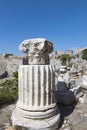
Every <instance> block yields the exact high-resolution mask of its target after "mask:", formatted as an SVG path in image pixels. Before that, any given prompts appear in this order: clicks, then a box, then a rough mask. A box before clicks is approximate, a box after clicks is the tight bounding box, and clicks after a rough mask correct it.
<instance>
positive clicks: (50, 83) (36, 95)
mask: <svg viewBox="0 0 87 130" xmlns="http://www.w3.org/2000/svg"><path fill="white" fill-rule="evenodd" d="M54 93H55V73H54V67H53V66H52V65H25V66H24V65H22V66H20V69H19V100H18V106H20V107H22V108H25V109H28V110H31V111H34V110H35V111H38V110H45V109H48V108H50V107H51V108H52V107H55V105H56V104H55V99H54V97H55V96H54Z"/></svg>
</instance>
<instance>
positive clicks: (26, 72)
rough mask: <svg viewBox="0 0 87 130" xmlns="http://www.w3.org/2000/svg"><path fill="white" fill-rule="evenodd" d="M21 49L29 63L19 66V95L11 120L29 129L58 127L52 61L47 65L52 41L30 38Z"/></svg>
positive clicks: (46, 129) (14, 123)
mask: <svg viewBox="0 0 87 130" xmlns="http://www.w3.org/2000/svg"><path fill="white" fill-rule="evenodd" d="M20 49H21V50H22V51H23V52H25V53H27V57H28V58H29V65H22V66H20V68H19V73H18V76H19V85H18V86H19V98H18V102H17V105H16V109H15V110H14V112H13V114H12V123H13V125H18V126H22V127H25V128H28V129H29V130H51V129H52V130H55V129H56V128H58V125H59V121H60V113H59V109H58V108H57V106H56V100H55V71H54V66H53V65H47V64H48V63H49V55H48V54H49V53H50V52H51V51H52V50H53V46H52V43H51V42H49V41H47V40H45V39H30V40H26V41H24V42H23V43H22V44H21V45H20ZM31 59H32V60H31ZM45 64H46V65H45Z"/></svg>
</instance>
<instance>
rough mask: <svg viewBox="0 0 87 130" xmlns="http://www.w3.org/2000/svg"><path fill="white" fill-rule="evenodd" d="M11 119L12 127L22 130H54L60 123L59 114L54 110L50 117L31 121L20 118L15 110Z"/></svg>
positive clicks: (30, 119)
mask: <svg viewBox="0 0 87 130" xmlns="http://www.w3.org/2000/svg"><path fill="white" fill-rule="evenodd" d="M11 119H12V124H13V125H14V126H21V127H22V128H24V130H25V129H27V130H56V129H57V128H58V125H59V121H60V113H59V110H58V109H56V112H55V114H54V115H53V116H52V117H48V118H39V119H32V118H24V117H22V116H20V115H19V114H18V111H16V109H15V110H14V112H13V114H12V118H11Z"/></svg>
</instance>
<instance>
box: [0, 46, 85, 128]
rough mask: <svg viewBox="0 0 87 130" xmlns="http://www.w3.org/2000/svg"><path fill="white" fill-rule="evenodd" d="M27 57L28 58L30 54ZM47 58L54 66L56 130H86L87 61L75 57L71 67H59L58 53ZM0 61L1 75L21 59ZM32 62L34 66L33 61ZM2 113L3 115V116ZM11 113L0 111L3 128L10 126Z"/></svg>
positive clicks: (53, 53) (19, 62)
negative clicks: (56, 112) (56, 106)
mask: <svg viewBox="0 0 87 130" xmlns="http://www.w3.org/2000/svg"><path fill="white" fill-rule="evenodd" d="M26 45H27V44H26ZM37 46H39V45H37ZM22 47H23V46H22ZM34 48H35V47H34ZM40 48H41V47H40ZM21 49H22V48H21ZM38 53H39V51H38ZM61 53H62V52H61ZM28 55H29V56H30V54H28ZM49 58H50V63H51V64H54V65H55V76H56V80H55V81H56V86H55V89H56V101H57V105H58V108H59V110H60V115H61V120H60V126H59V128H58V129H59V130H86V129H87V61H85V60H82V59H81V56H79V57H76V58H74V59H73V58H72V60H71V62H72V64H73V65H72V66H71V67H68V66H62V65H61V61H60V60H59V58H58V53H56V52H52V53H51V54H50V56H49ZM0 60H1V63H2V64H0V67H1V68H2V69H1V70H2V71H0V73H3V72H4V71H5V70H9V66H11V65H13V66H14V64H15V63H16V65H18V64H22V60H21V59H20V61H17V60H16V61H15V60H13V63H12V64H11V62H12V61H11V60H8V59H5V60H3V59H2V58H1V59H0ZM8 61H10V62H8ZM34 62H35V64H36V61H35V60H34ZM27 63H29V61H27ZM30 63H32V61H30ZM46 63H47V62H46ZM11 68H12V67H11ZM11 68H10V70H9V71H8V72H9V73H10V72H11ZM14 68H15V67H14ZM17 69H18V67H17V68H16V70H17ZM14 70H15V69H14ZM4 109H5V108H4ZM13 109H14V107H12V110H11V113H12V111H13ZM5 110H6V109H5ZM2 112H3V113H4V116H3V114H2ZM7 113H8V110H7ZM11 113H8V115H9V116H8V115H7V114H5V111H3V109H1V110H0V123H2V124H4V127H5V126H6V124H5V123H10V125H11V122H10V118H11ZM8 118H9V119H8ZM1 121H2V122H1ZM7 125H8V124H7ZM8 126H9V125H8ZM6 127H7V126H6ZM0 130H2V129H0Z"/></svg>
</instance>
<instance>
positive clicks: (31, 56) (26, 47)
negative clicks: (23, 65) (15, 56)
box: [19, 38, 53, 65]
mask: <svg viewBox="0 0 87 130" xmlns="http://www.w3.org/2000/svg"><path fill="white" fill-rule="evenodd" d="M19 50H20V51H22V52H24V53H25V54H26V55H27V57H28V64H32V65H33V64H36V65H40V64H42V65H44V64H49V53H51V52H52V51H53V45H52V43H51V42H50V41H48V40H46V39H44V38H35V39H28V40H24V41H23V42H22V43H21V44H20V46H19Z"/></svg>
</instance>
